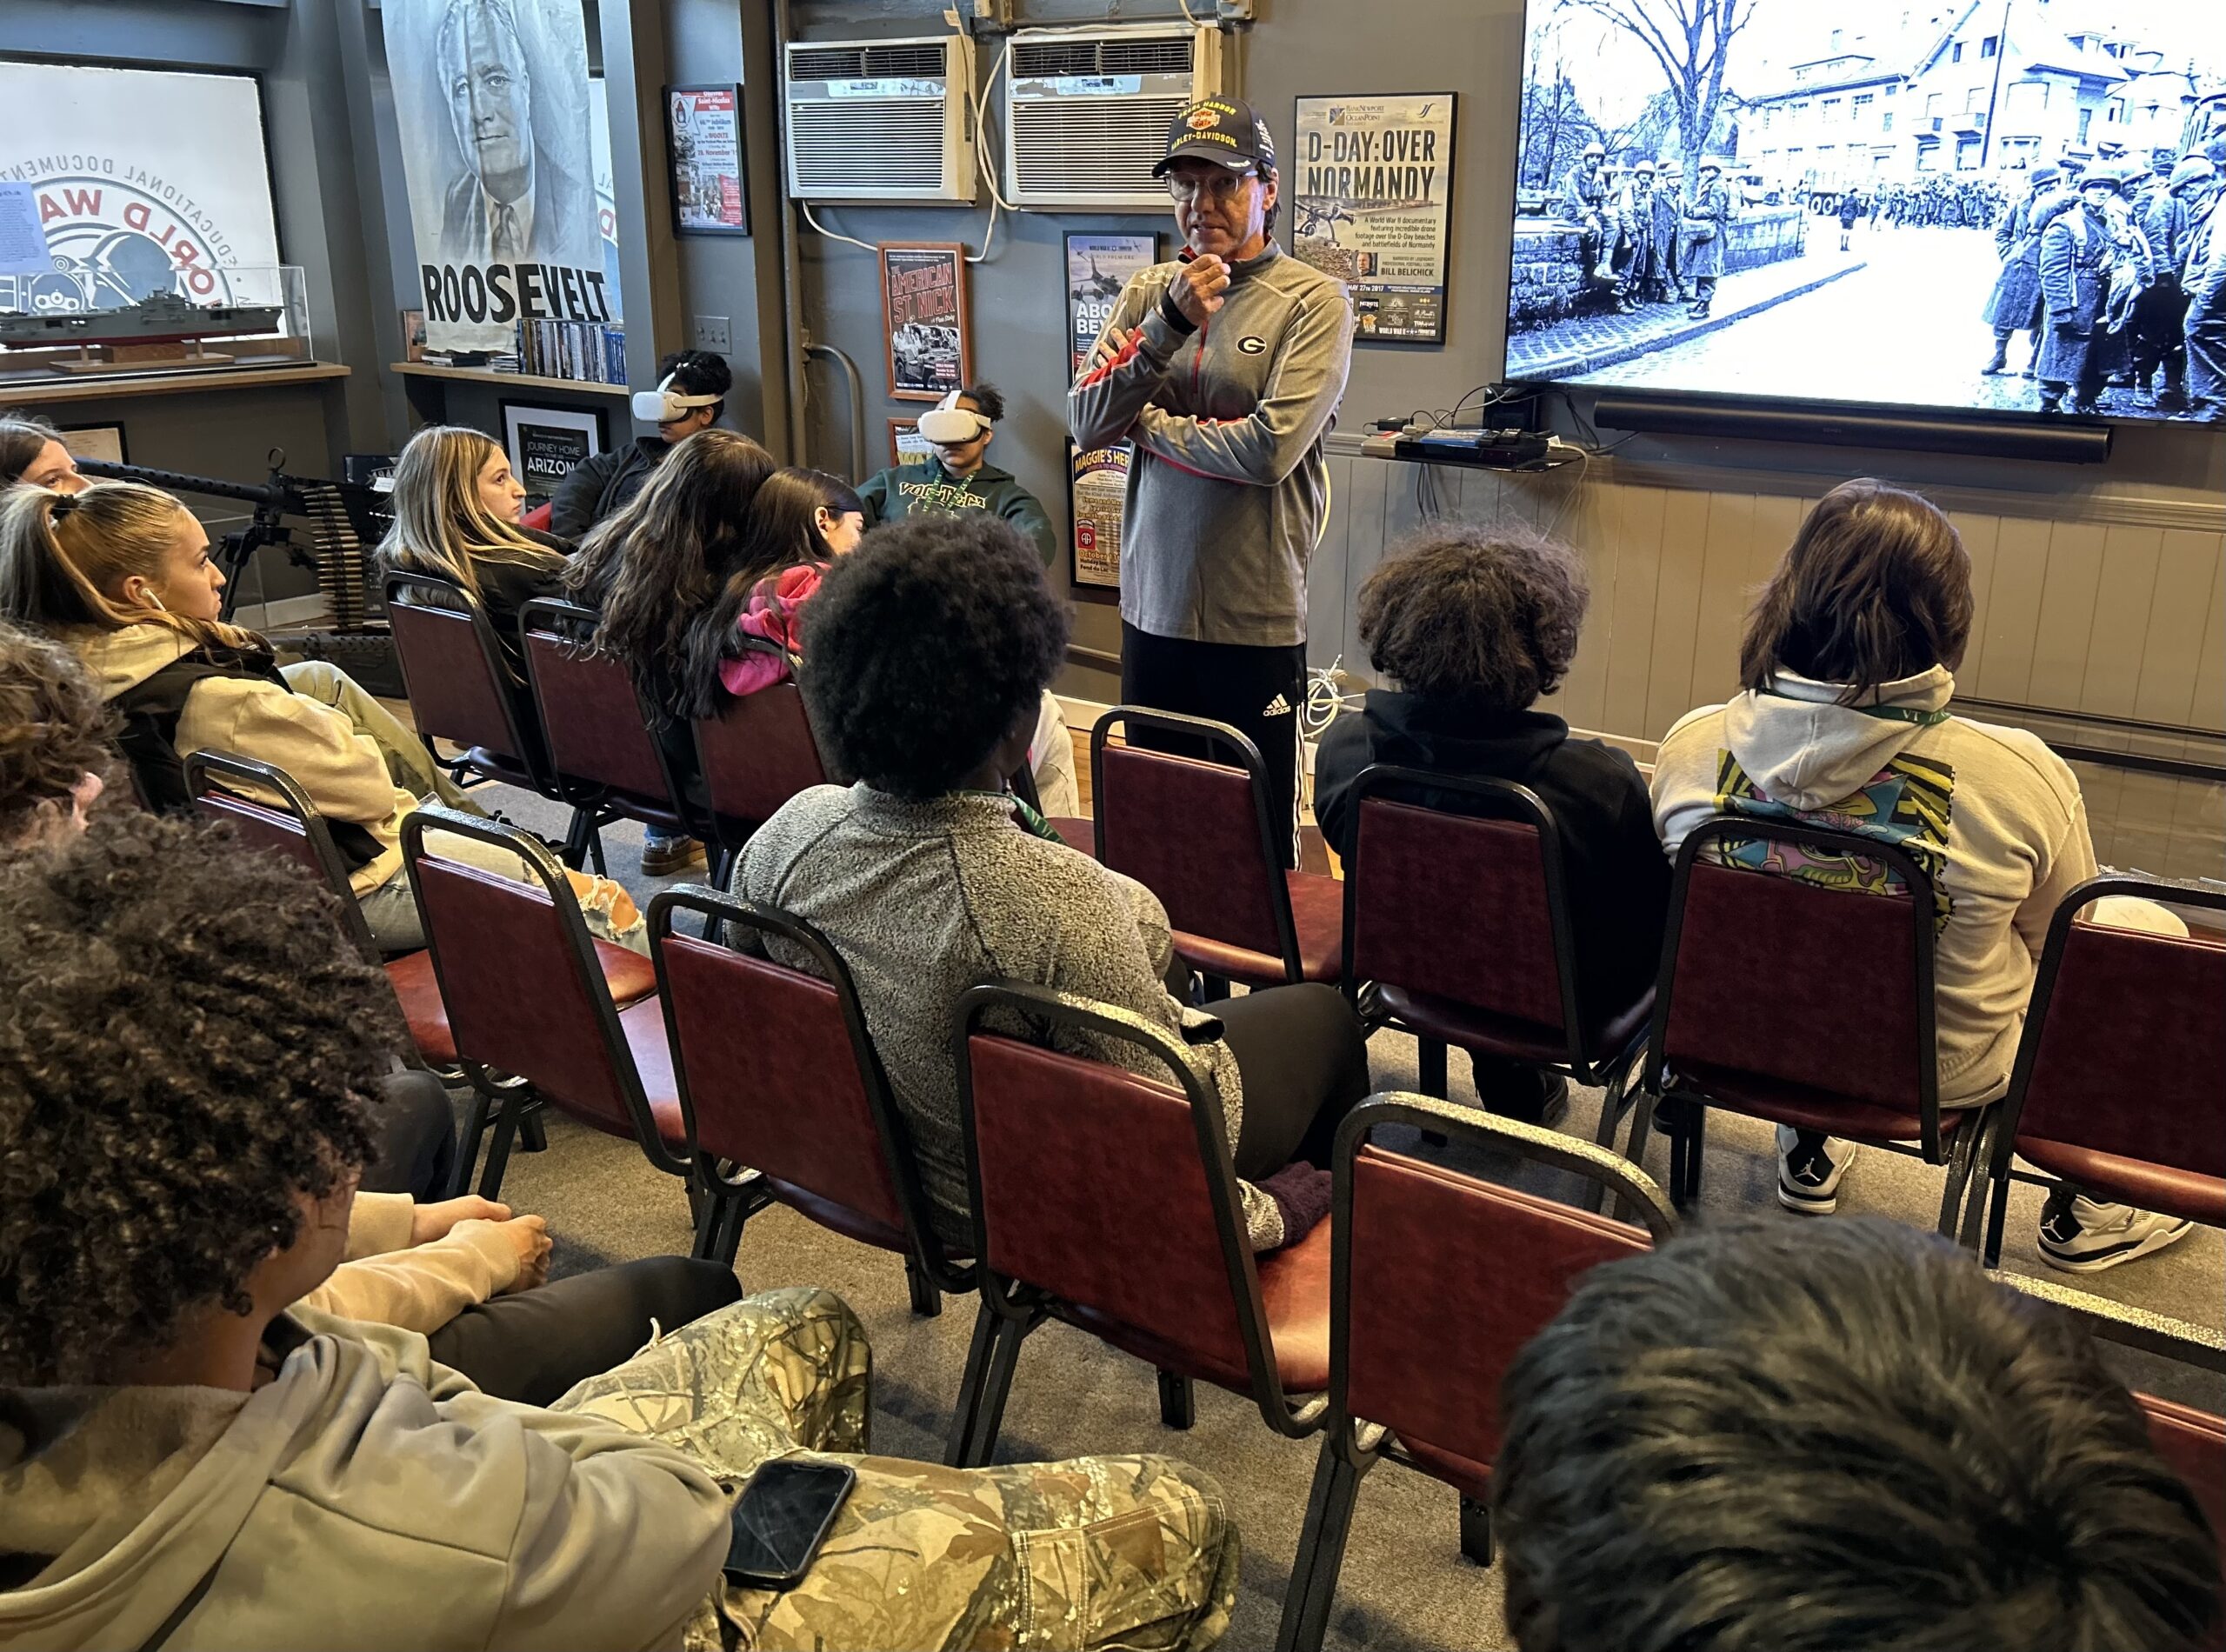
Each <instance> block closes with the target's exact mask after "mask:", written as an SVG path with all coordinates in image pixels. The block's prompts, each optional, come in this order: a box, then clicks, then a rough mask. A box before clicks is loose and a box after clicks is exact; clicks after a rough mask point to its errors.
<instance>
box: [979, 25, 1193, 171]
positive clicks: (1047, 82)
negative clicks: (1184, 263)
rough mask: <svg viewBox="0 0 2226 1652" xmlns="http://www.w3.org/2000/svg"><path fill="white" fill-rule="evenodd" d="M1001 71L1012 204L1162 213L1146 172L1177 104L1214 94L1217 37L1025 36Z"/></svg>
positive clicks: (1141, 33) (1179, 108) (1112, 32)
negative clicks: (1004, 79) (1006, 68)
mask: <svg viewBox="0 0 2226 1652" xmlns="http://www.w3.org/2000/svg"><path fill="white" fill-rule="evenodd" d="M1009 68H1010V72H1009V75H1008V77H1007V83H1006V94H1005V178H1006V194H1007V197H1008V198H1009V199H1010V201H1011V203H1012V204H1013V205H1015V206H1020V207H1081V208H1096V209H1097V210H1101V211H1103V210H1116V211H1136V212H1164V211H1166V210H1167V189H1166V186H1165V185H1164V184H1163V183H1160V182H1159V181H1158V180H1157V179H1156V178H1154V177H1152V175H1151V169H1152V168H1153V166H1154V165H1155V164H1156V163H1158V161H1159V160H1160V158H1161V157H1163V156H1164V155H1165V154H1166V153H1167V129H1168V126H1169V124H1170V123H1171V122H1172V121H1173V120H1174V119H1175V117H1176V116H1177V115H1179V114H1181V113H1182V112H1183V106H1184V105H1185V104H1187V103H1193V102H1195V101H1196V100H1197V99H1198V98H1201V97H1213V96H1214V95H1215V94H1216V93H1218V92H1219V91H1220V90H1222V82H1221V36H1220V35H1219V33H1217V32H1216V30H1213V29H1212V28H1210V27H1208V26H1207V25H1205V24H1199V25H1196V26H1195V27H1193V26H1190V25H1189V24H1178V25H1175V26H1173V27H1168V26H1158V27H1153V26H1149V25H1139V26H1137V27H1134V28H1110V29H1092V30H1063V29H1062V30H1051V29H1023V30H1019V31H1018V32H1017V33H1016V34H1015V35H1014V36H1013V37H1012V61H1011V63H1010V66H1009Z"/></svg>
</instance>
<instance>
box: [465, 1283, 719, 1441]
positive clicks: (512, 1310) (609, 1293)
mask: <svg viewBox="0 0 2226 1652" xmlns="http://www.w3.org/2000/svg"><path fill="white" fill-rule="evenodd" d="M741 1298H742V1282H741V1281H740V1280H739V1279H737V1278H736V1277H735V1272H734V1269H731V1268H730V1267H728V1266H727V1265H726V1264H725V1263H723V1262H699V1261H697V1260H696V1259H695V1258H694V1257H691V1256H649V1257H644V1258H643V1260H642V1261H639V1262H619V1263H618V1264H616V1266H614V1267H610V1268H598V1269H596V1270H595V1271H594V1272H593V1273H590V1274H575V1275H573V1276H571V1277H570V1278H569V1279H558V1280H553V1281H551V1282H550V1283H548V1284H546V1285H541V1286H537V1287H536V1288H535V1289H532V1290H525V1291H520V1292H519V1293H518V1294H517V1296H497V1298H495V1300H494V1301H492V1302H481V1303H480V1304H479V1305H478V1306H477V1307H476V1308H467V1309H464V1310H463V1312H462V1313H461V1314H458V1315H457V1316H456V1317H455V1318H454V1319H452V1320H450V1322H448V1323H447V1324H445V1325H443V1326H442V1327H441V1328H440V1329H438V1330H437V1331H435V1332H434V1333H433V1334H432V1335H431V1336H429V1337H427V1338H426V1339H425V1341H426V1342H427V1344H428V1345H429V1346H430V1348H431V1349H432V1354H433V1357H434V1358H435V1359H436V1360H437V1361H439V1362H441V1363H442V1364H443V1365H445V1366H447V1367H449V1368H450V1369H451V1370H455V1371H461V1372H462V1373H463V1375H464V1376H468V1377H470V1379H471V1380H472V1381H473V1382H475V1383H477V1385H478V1387H479V1389H480V1391H481V1392H482V1393H484V1394H491V1395H493V1396H495V1397H496V1398H497V1399H498V1400H516V1401H517V1402H520V1403H521V1404H523V1405H547V1404H548V1403H550V1402H551V1401H552V1400H555V1399H557V1397H558V1396H561V1395H563V1392H564V1391H565V1390H566V1389H569V1388H570V1387H571V1386H572V1385H573V1384H574V1383H575V1382H579V1381H580V1380H581V1379H582V1378H583V1377H590V1376H596V1375H598V1374H599V1373H601V1372H603V1371H607V1370H609V1369H611V1367H613V1366H615V1365H623V1363H625V1362H626V1361H628V1360H630V1359H631V1358H632V1357H633V1356H634V1355H635V1354H636V1352H637V1351H639V1349H641V1347H642V1345H643V1343H645V1342H648V1341H649V1340H650V1336H651V1335H652V1332H651V1330H650V1321H651V1320H655V1321H656V1324H657V1329H660V1330H665V1331H670V1330H675V1329H678V1328H679V1327H681V1326H683V1325H685V1324H687V1323H688V1322H690V1321H691V1320H697V1319H701V1318H703V1316H704V1315H706V1314H708V1313H710V1312H712V1311H714V1310H715V1309H721V1308H724V1307H725V1306H726V1305H727V1304H728V1303H729V1302H738V1301H740V1300H741Z"/></svg>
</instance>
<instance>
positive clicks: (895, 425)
mask: <svg viewBox="0 0 2226 1652" xmlns="http://www.w3.org/2000/svg"><path fill="white" fill-rule="evenodd" d="M932 451H933V450H932V449H930V447H929V446H928V438H927V437H925V436H922V435H921V434H920V422H919V420H917V419H891V420H890V422H889V462H890V463H891V464H925V463H927V462H928V457H929V456H930V453H931V452H932Z"/></svg>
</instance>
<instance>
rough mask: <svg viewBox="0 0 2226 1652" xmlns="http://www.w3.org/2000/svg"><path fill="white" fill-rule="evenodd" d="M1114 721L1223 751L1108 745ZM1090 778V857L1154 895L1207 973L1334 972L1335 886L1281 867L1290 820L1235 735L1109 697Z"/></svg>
mask: <svg viewBox="0 0 2226 1652" xmlns="http://www.w3.org/2000/svg"><path fill="white" fill-rule="evenodd" d="M1116 728H1120V729H1123V730H1143V731H1146V732H1150V733H1156V734H1161V735H1169V736H1176V737H1178V738H1181V739H1183V740H1186V741H1198V742H1203V743H1205V744H1206V746H1207V747H1208V748H1209V749H1212V750H1214V751H1216V753H1220V754H1224V755H1225V756H1226V759H1227V760H1226V761H1222V762H1213V763H1208V762H1205V761H1203V760H1201V759H1199V758H1196V757H1184V756H1173V755H1171V754H1170V753H1167V752H1163V751H1154V750H1151V749H1148V748H1146V747H1143V746H1140V745H1137V744H1136V743H1133V741H1132V742H1131V743H1128V744H1125V745H1116V744H1113V743H1111V740H1110V736H1111V735H1112V732H1113V730H1114V729H1116ZM1090 807H1091V810H1092V819H1093V823H1094V827H1095V839H1094V843H1093V848H1094V849H1095V852H1096V856H1097V858H1098V859H1099V860H1100V861H1102V862H1103V863H1105V864H1106V865H1107V866H1110V867H1111V868H1112V869H1114V870H1115V871H1116V872H1123V873H1125V874H1127V875H1128V876H1130V877H1133V878H1135V879H1136V882H1138V883H1142V884H1143V886H1144V887H1145V888H1146V889H1150V891H1151V892H1152V893H1153V894H1154V895H1156V896H1158V897H1159V899H1160V903H1161V904H1162V905H1163V906H1164V907H1165V908H1166V909H1167V917H1168V922H1169V923H1170V926H1171V927H1172V928H1173V929H1174V932H1175V949H1176V951H1177V952H1179V953H1181V954H1182V955H1183V958H1184V959H1185V960H1186V961H1187V962H1188V963H1190V966H1191V967H1192V968H1193V969H1196V970H1197V971H1198V972H1199V973H1200V974H1201V975H1203V976H1206V977H1207V979H1208V981H1209V983H1216V982H1226V981H1241V982H1243V983H1245V984H1246V985H1247V986H1254V987H1269V986H1276V985H1279V984H1281V983H1285V982H1293V981H1323V982H1330V983H1335V982H1336V980H1337V972H1338V969H1339V966H1340V964H1341V963H1342V962H1343V950H1344V891H1343V889H1341V888H1340V887H1339V886H1338V883H1337V880H1336V878H1334V877H1327V876H1323V875H1322V874H1320V873H1318V872H1301V871H1294V870H1291V869H1288V868H1286V867H1285V866H1284V864H1283V860H1284V857H1285V856H1286V855H1287V854H1288V853H1289V852H1290V843H1287V842H1286V841H1285V840H1286V839H1287V838H1288V837H1289V836H1290V830H1291V829H1290V825H1289V824H1288V823H1285V824H1283V825H1282V826H1280V827H1279V826H1278V825H1277V823H1276V822H1274V821H1272V820H1270V818H1269V809H1268V781H1267V769H1266V767H1265V765H1264V764H1263V763H1262V762H1261V760H1260V752H1259V749H1258V748H1257V747H1256V746H1255V745H1254V744H1253V743H1251V742H1250V740H1248V739H1246V738H1245V737H1244V736H1243V734H1242V733H1240V732H1238V731H1237V730H1236V729H1232V728H1230V726H1229V724H1227V723H1212V722H1209V721H1208V720H1207V719H1205V718H1203V717H1184V716H1176V715H1174V714H1173V713H1171V712H1166V711H1150V710H1147V709H1143V707H1141V706H1127V705H1121V706H1115V707H1114V708H1113V709H1111V710H1110V711H1108V712H1107V713H1106V714H1105V715H1104V716H1102V717H1100V718H1098V720H1097V723H1096V726H1095V727H1094V728H1092V729H1091V730H1090ZM1211 996H1220V995H1218V994H1213V995H1211Z"/></svg>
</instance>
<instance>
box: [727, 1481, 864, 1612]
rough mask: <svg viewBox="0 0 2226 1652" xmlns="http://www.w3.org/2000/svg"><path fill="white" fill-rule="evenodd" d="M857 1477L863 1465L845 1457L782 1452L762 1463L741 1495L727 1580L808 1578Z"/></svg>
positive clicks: (782, 1584) (749, 1585)
mask: <svg viewBox="0 0 2226 1652" xmlns="http://www.w3.org/2000/svg"><path fill="white" fill-rule="evenodd" d="M857 1479H858V1475H857V1470H856V1469H852V1468H850V1466H849V1465H848V1464H845V1463H840V1462H814V1461H811V1460H810V1459H808V1458H800V1457H776V1458H775V1459H774V1460H773V1461H772V1462H767V1463H761V1464H760V1465H759V1466H758V1469H757V1472H756V1474H753V1475H750V1483H749V1484H748V1485H745V1486H744V1487H743V1489H742V1495H741V1496H739V1497H737V1498H736V1499H735V1505H734V1510H733V1515H732V1529H731V1532H730V1535H729V1537H728V1540H727V1558H726V1564H725V1565H724V1566H723V1568H722V1570H723V1572H724V1573H725V1575H726V1580H727V1582H730V1583H733V1584H736V1585H737V1586H738V1587H740V1588H743V1589H794V1588H795V1587H796V1585H797V1584H798V1583H801V1582H803V1576H804V1574H805V1573H806V1572H808V1571H810V1569H811V1562H812V1560H813V1558H814V1556H816V1555H817V1554H818V1553H819V1546H820V1544H821V1543H823V1542H825V1541H826V1539H827V1533H828V1529H829V1528H830V1527H831V1526H833V1525H834V1523H835V1516H836V1514H837V1513H838V1512H840V1510H841V1509H842V1507H843V1499H844V1498H846V1497H848V1496H849V1495H850V1488H851V1487H852V1486H854V1485H856V1483H857Z"/></svg>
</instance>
